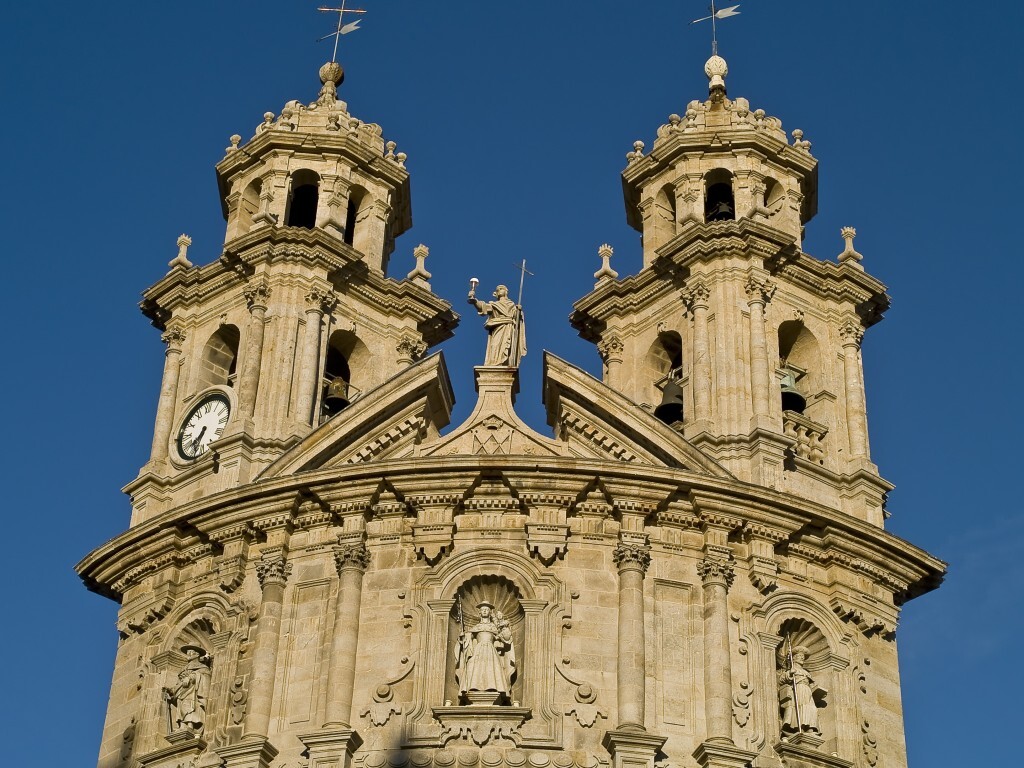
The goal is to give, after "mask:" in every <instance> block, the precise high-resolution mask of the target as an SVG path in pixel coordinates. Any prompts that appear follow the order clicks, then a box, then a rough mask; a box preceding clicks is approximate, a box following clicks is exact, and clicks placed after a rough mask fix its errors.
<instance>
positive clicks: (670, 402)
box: [654, 379, 683, 424]
mask: <svg viewBox="0 0 1024 768" xmlns="http://www.w3.org/2000/svg"><path fill="white" fill-rule="evenodd" d="M654 415H655V416H656V417H657V418H659V419H661V420H662V421H664V422H665V423H666V424H673V423H675V422H677V421H682V420H683V388H682V387H680V386H679V382H677V381H676V380H675V379H669V380H668V381H666V382H665V388H664V389H663V390H662V391H661V405H659V406H658V407H657V408H655V409H654Z"/></svg>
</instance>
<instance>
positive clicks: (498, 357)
mask: <svg viewBox="0 0 1024 768" xmlns="http://www.w3.org/2000/svg"><path fill="white" fill-rule="evenodd" d="M475 279H476V278H474V280H475ZM473 285H474V289H473V290H470V292H469V303H470V304H472V305H473V306H474V307H476V311H477V313H479V314H481V315H486V316H487V320H486V321H484V328H486V329H487V333H488V337H487V355H486V357H485V358H484V365H504V366H508V367H510V368H516V367H518V366H519V361H520V360H521V359H522V358H523V356H524V355H526V324H525V322H524V319H523V308H522V307H520V306H519V305H518V304H516V303H515V302H514V301H512V300H511V299H510V298H509V297H508V288H506V287H505V286H504V285H499V286H498V287H497V288H496V289H495V290H494V301H480V300H478V299H477V297H476V290H475V286H476V283H475V282H474V283H473Z"/></svg>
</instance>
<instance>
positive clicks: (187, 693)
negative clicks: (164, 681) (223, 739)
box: [164, 645, 211, 736]
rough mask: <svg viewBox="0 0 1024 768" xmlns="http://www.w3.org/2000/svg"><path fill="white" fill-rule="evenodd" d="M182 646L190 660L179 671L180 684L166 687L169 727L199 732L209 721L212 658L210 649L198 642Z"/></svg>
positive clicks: (183, 651) (175, 729) (173, 729)
mask: <svg viewBox="0 0 1024 768" xmlns="http://www.w3.org/2000/svg"><path fill="white" fill-rule="evenodd" d="M181 650H182V653H184V654H185V656H186V657H187V659H188V660H187V661H186V662H185V668H184V669H182V670H181V672H179V673H178V684H177V686H175V687H174V688H164V700H165V701H166V702H167V720H168V723H169V731H170V732H171V733H176V732H179V731H187V732H189V733H191V734H193V735H196V736H198V735H199V734H200V733H202V731H203V726H204V725H205V724H206V700H207V696H208V695H209V691H210V661H211V659H210V657H209V655H207V653H206V649H205V648H201V647H199V646H198V645H186V646H183V647H182V649H181Z"/></svg>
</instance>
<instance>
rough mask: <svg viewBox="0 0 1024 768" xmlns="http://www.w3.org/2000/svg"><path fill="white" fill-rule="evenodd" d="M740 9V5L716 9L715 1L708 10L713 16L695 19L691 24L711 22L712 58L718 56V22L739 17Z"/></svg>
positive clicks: (712, 1)
mask: <svg viewBox="0 0 1024 768" xmlns="http://www.w3.org/2000/svg"><path fill="white" fill-rule="evenodd" d="M739 7H740V6H739V4H737V5H730V6H729V7H728V8H722V9H717V8H715V0H711V5H710V7H709V8H708V10H709V11H711V15H710V16H704V17H702V18H699V19H694V20H693V21H691V22H690V23H691V24H696V23H697V22H698V21H707V20H708V19H710V20H711V55H712V56H717V55H718V25H717V24H716V22H717V21H718V19H727V18H729V17H730V16H739V15H740V12H739V11H737V10H736V9H737V8H739Z"/></svg>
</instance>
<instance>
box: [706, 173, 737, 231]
mask: <svg viewBox="0 0 1024 768" xmlns="http://www.w3.org/2000/svg"><path fill="white" fill-rule="evenodd" d="M732 181H733V177H732V174H731V173H730V172H729V171H727V170H725V169H724V168H716V169H715V170H713V171H711V172H710V173H708V174H707V175H706V176H705V177H704V221H705V222H708V223H710V222H712V221H732V220H734V219H735V218H736V196H735V194H734V193H733V184H732Z"/></svg>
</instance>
